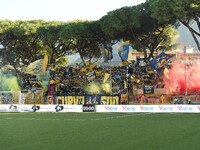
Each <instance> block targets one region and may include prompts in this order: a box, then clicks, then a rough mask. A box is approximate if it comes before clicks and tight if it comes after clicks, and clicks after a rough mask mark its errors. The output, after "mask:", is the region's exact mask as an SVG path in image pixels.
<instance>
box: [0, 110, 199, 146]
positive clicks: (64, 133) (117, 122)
mask: <svg viewBox="0 0 200 150" xmlns="http://www.w3.org/2000/svg"><path fill="white" fill-rule="evenodd" d="M199 131H200V114H177V113H175V114H169V113H166V114H156V113H61V112H60V113H37V112H36V113H0V149H1V150H55V149H56V150H64V149H65V150H198V149H199V147H200V142H199V139H200V132H199Z"/></svg>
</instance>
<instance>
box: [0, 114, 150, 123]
mask: <svg viewBox="0 0 200 150" xmlns="http://www.w3.org/2000/svg"><path fill="white" fill-rule="evenodd" d="M148 114H150V113H141V114H140V113H139V114H130V115H120V116H113V117H104V118H93V119H59V118H56V119H51V118H11V117H9V118H0V120H44V121H45V120H49V121H50V120H53V121H88V120H89V121H100V120H109V119H118V118H127V117H134V116H140V115H148Z"/></svg>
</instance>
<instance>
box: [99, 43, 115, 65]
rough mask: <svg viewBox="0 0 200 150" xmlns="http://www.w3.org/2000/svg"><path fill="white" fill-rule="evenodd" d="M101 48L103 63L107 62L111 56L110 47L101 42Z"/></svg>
mask: <svg viewBox="0 0 200 150" xmlns="http://www.w3.org/2000/svg"><path fill="white" fill-rule="evenodd" d="M100 47H101V50H102V52H103V59H104V62H105V63H108V60H111V59H112V58H113V54H112V47H111V46H110V47H104V45H103V43H101V45H100Z"/></svg>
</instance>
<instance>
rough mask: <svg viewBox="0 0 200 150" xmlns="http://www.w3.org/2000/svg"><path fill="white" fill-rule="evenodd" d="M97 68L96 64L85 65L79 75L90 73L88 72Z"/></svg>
mask: <svg viewBox="0 0 200 150" xmlns="http://www.w3.org/2000/svg"><path fill="white" fill-rule="evenodd" d="M95 66H96V64H95V63H94V64H89V65H85V66H83V67H82V68H81V69H80V71H79V74H84V73H88V72H90V71H92V70H93V68H94V67H95Z"/></svg>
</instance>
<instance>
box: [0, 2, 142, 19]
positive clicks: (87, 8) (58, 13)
mask: <svg viewBox="0 0 200 150" xmlns="http://www.w3.org/2000/svg"><path fill="white" fill-rule="evenodd" d="M144 2H145V0H0V4H1V9H0V20H4V19H9V20H33V19H42V20H45V21H65V22H67V21H72V20H76V19H79V20H98V19H100V18H101V17H102V16H104V15H106V14H107V12H109V11H112V10H115V9H118V8H121V7H124V6H133V5H137V4H140V3H144Z"/></svg>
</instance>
